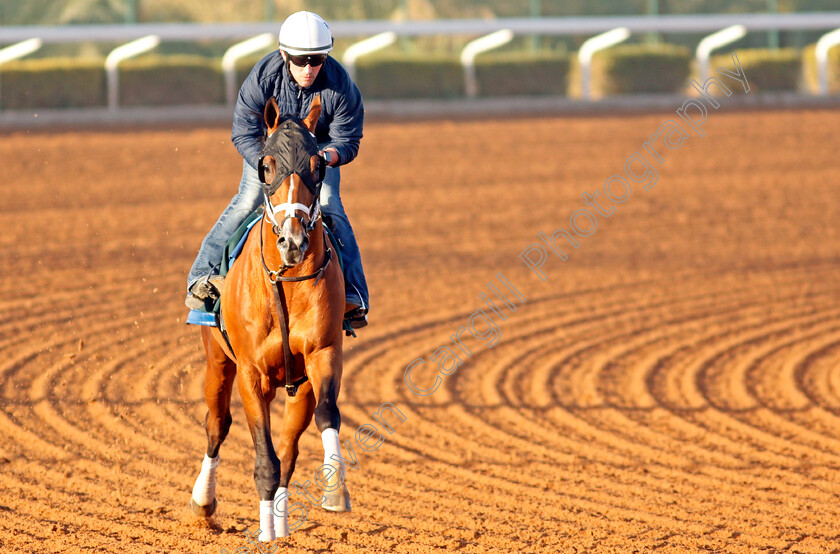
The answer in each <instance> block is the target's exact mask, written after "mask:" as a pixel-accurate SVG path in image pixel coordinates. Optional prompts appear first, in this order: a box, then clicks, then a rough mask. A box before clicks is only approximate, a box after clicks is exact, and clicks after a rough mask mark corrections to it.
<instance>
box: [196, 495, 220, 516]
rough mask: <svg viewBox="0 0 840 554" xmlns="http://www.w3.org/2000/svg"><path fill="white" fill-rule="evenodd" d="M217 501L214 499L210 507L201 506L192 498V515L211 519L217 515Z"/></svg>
mask: <svg viewBox="0 0 840 554" xmlns="http://www.w3.org/2000/svg"><path fill="white" fill-rule="evenodd" d="M216 504H217V502H216V499H215V498H214V499H213V503H212V504H210V505H209V506H199V505H198V504H197V503H196V501H195V500H193V499H192V497H190V510H192V513H194V514H195V515H197V516H198V517H210V516H212V515H213V514H214V513H216Z"/></svg>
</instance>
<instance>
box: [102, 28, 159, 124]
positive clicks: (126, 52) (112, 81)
mask: <svg viewBox="0 0 840 554" xmlns="http://www.w3.org/2000/svg"><path fill="white" fill-rule="evenodd" d="M158 44H160V37H158V36H157V35H149V36H145V37H143V38H140V39H137V40H133V41H131V42H128V43H126V44H123V45H122V46H117V47H116V48H114V49H113V50H111V53H110V54H108V56H107V57H106V58H105V73H106V75H107V77H108V109H109V110H112V111H113V110H116V109H117V107H118V106H119V103H120V81H119V74H118V73H117V68H118V67H119V65H120V62H122V61H123V60H127V59H129V58H133V57H134V56H139V55H140V54H142V53H143V52H148V51H149V50H151V49H152V48H155V47H156V46H157V45H158Z"/></svg>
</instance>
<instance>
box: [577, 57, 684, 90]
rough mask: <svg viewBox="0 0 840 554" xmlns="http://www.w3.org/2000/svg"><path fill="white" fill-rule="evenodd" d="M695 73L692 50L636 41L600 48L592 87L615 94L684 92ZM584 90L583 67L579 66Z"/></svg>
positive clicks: (594, 65)
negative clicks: (629, 43)
mask: <svg viewBox="0 0 840 554" xmlns="http://www.w3.org/2000/svg"><path fill="white" fill-rule="evenodd" d="M690 73H691V53H690V52H689V50H688V49H687V48H684V47H682V46H674V45H671V44H633V45H625V46H616V47H614V48H609V49H607V50H602V51H601V52H597V53H596V54H595V55H594V56H593V58H592V91H593V94H594V95H595V96H604V95H611V94H636V93H668V92H682V91H683V90H684V89H685V85H686V82H687V79H688V76H689V74H690ZM575 74H576V75H575V83H576V85H575V88H576V90H577V91H579V90H580V68H579V67H576V70H575Z"/></svg>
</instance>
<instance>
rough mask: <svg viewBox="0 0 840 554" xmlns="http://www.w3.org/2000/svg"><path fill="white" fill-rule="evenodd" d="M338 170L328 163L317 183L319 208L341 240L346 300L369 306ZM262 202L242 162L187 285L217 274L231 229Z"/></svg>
mask: <svg viewBox="0 0 840 554" xmlns="http://www.w3.org/2000/svg"><path fill="white" fill-rule="evenodd" d="M340 182H341V170H340V169H339V168H337V167H328V168H327V175H326V177H325V178H324V183H323V185H322V186H321V210H322V211H323V212H324V213H325V214H327V215H329V216H330V217H331V218H332V221H333V223H334V224H335V236H336V238H337V239H338V240H339V241H340V242H341V244H342V246H341V255H342V256H343V258H344V280H345V293H346V296H347V301H348V302H351V303H354V304H359V305H361V306H363V307H364V308H365V309H369V308H370V305H369V303H368V302H369V296H368V288H367V281H366V280H365V274H364V270H363V269H362V255H361V253H360V252H359V246H358V244H356V236H355V235H354V234H353V228H352V227H351V226H350V220H348V219H347V214H345V213H344V206H342V205H341V197H340V196H339V184H340ZM262 204H263V193H262V183H260V179H259V175H258V174H257V170H256V169H254V168H253V167H251V166H250V165H248V162H246V161H244V160H243V162H242V180H241V181H240V182H239V192H238V193H236V194H235V195H234V197H233V199H232V200H231V201H230V204H228V207H227V208H225V211H224V212H222V215H220V216H219V219H218V220H217V221H216V224H215V225H213V228H212V229H210V232H209V233H207V236H206V237H204V241H202V243H201V248H200V249H199V251H198V256H196V258H195V262H193V265H192V268H190V275H189V277H188V278H187V288H189V287H190V286H192V284H193V283H195V282H196V281H198V280H199V279H201V278H203V277H206V276H208V275H218V273H219V267H220V265H221V261H222V252H223V251H224V248H225V244H226V243H227V241H228V239H230V237H231V236H232V235H233V233H234V232H236V230H237V229H238V228H239V226H240V225H242V222H243V221H245V218H247V217H248V216H249V215H250V214H251V212H253V211H254V210H256V209H257V208H258V207H260V206H262Z"/></svg>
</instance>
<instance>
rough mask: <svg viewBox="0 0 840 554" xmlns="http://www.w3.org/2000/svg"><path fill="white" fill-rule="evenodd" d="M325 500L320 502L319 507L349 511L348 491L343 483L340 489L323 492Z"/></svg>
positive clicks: (336, 510)
mask: <svg viewBox="0 0 840 554" xmlns="http://www.w3.org/2000/svg"><path fill="white" fill-rule="evenodd" d="M324 496H325V497H326V500H324V503H323V504H321V507H322V508H324V509H325V510H329V511H331V512H349V511H350V491H348V490H347V486H346V485H344V486H342V487H341V489H339V490H337V491H334V492H327V493H325V494H324Z"/></svg>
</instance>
